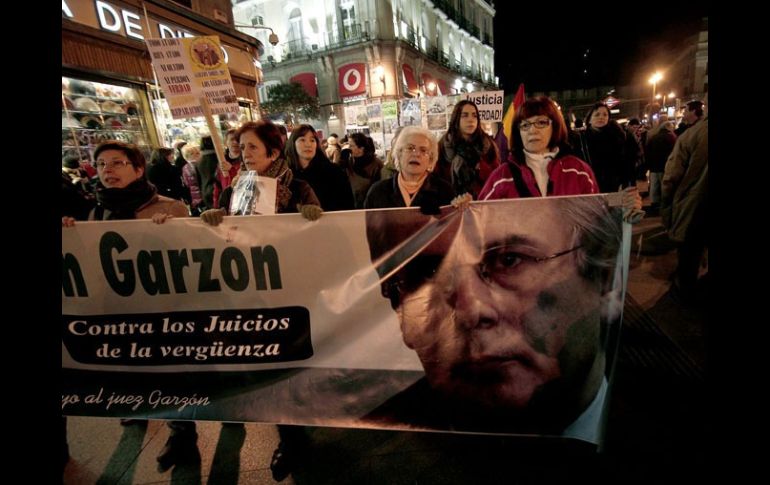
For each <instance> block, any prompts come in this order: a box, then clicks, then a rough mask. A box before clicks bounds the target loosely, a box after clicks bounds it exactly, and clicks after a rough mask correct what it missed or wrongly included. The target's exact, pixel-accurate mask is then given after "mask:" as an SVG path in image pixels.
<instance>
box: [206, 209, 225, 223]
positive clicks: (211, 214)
mask: <svg viewBox="0 0 770 485" xmlns="http://www.w3.org/2000/svg"><path fill="white" fill-rule="evenodd" d="M201 219H203V222H205V223H206V224H208V225H210V226H215V227H216V226H218V225H220V224H222V221H224V220H225V211H224V209H209V210H207V211H204V212H203V213H202V214H201Z"/></svg>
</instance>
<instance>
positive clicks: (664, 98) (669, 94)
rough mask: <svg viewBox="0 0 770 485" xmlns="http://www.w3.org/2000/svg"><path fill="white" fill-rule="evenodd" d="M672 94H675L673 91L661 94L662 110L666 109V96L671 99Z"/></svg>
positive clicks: (672, 97)
mask: <svg viewBox="0 0 770 485" xmlns="http://www.w3.org/2000/svg"><path fill="white" fill-rule="evenodd" d="M674 96H676V94H675V93H674V92H673V91H671V92H670V93H668V94H664V95H663V111H665V110H666V98H668V100H669V101H671V100H672V99H674Z"/></svg>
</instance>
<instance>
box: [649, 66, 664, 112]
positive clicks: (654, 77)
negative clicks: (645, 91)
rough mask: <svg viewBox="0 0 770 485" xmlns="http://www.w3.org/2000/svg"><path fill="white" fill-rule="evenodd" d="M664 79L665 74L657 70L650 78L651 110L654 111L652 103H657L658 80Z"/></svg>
mask: <svg viewBox="0 0 770 485" xmlns="http://www.w3.org/2000/svg"><path fill="white" fill-rule="evenodd" d="M661 79H663V74H661V73H660V72H658V71H655V74H653V75H652V77H651V78H650V84H652V101H651V102H650V112H652V105H654V104H655V88H656V87H657V86H658V81H660V80H661Z"/></svg>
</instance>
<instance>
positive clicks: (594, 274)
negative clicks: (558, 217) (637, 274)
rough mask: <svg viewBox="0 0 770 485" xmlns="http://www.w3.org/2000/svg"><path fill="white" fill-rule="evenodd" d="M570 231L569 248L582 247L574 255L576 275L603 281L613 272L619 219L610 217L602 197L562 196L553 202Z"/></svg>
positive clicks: (619, 224)
mask: <svg viewBox="0 0 770 485" xmlns="http://www.w3.org/2000/svg"><path fill="white" fill-rule="evenodd" d="M553 202H554V203H556V205H557V208H558V210H559V212H561V213H562V214H564V216H565V217H566V218H567V221H568V223H569V224H570V225H571V226H572V230H573V235H572V237H573V241H572V243H573V245H574V246H577V245H580V246H582V248H581V250H580V251H578V253H577V262H578V268H579V271H580V275H581V276H583V277H584V278H586V279H588V280H590V281H597V282H602V281H607V278H608V277H611V275H612V272H613V271H612V270H614V269H615V264H616V262H617V254H618V251H619V250H620V243H621V238H622V235H623V232H622V222H621V218H620V217H619V216H618V217H611V216H610V211H618V213H619V212H620V209H619V208H613V209H610V208H609V206H608V205H607V202H606V200H605V199H604V197H601V196H596V197H574V198H573V197H565V198H558V199H553Z"/></svg>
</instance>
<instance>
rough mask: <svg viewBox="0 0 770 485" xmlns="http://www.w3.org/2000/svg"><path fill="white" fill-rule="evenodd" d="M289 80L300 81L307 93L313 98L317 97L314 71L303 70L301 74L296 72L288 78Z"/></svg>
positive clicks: (291, 81)
mask: <svg viewBox="0 0 770 485" xmlns="http://www.w3.org/2000/svg"><path fill="white" fill-rule="evenodd" d="M289 82H290V83H300V84H301V85H302V87H303V88H305V92H306V93H307V94H309V95H310V96H312V97H314V98H317V97H318V84H316V79H315V73H312V72H303V73H302V74H297V75H296V76H292V77H291V78H289Z"/></svg>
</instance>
